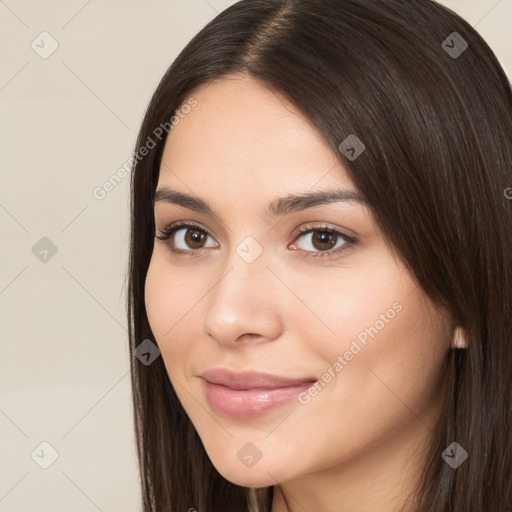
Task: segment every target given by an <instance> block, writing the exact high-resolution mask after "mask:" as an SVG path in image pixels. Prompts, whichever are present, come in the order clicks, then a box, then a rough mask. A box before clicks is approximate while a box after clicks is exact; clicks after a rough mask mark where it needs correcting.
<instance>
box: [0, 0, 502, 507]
mask: <svg viewBox="0 0 512 512" xmlns="http://www.w3.org/2000/svg"><path fill="white" fill-rule="evenodd" d="M233 3H235V2H234V1H223V0H208V1H206V0H166V1H163V0H162V1H159V0H152V1H146V2H143V1H128V0H123V1H121V0H118V1H114V0H89V1H87V0H68V1H41V0H32V1H16V0H5V1H2V0H0V34H1V35H0V38H1V39H2V44H1V47H0V59H1V60H0V63H1V65H0V140H1V141H2V145H1V151H0V169H1V170H0V172H1V180H2V187H1V189H0V229H1V251H0V258H1V261H0V263H1V265H0V314H1V322H0V340H1V345H0V348H1V354H0V434H1V435H0V465H1V471H0V511H3V512H21V511H23V512H27V511H31V510H34V511H35V510H38V511H39V512H46V511H48V512H49V511H52V512H69V511H71V510H72V511H74V512H80V511H83V512H89V511H91V512H93V511H97V510H100V511H102V512H114V511H123V512H136V511H138V510H140V508H139V499H140V493H139V487H138V474H137V467H136V458H135V449H134V437H133V432H132V409H131V402H130V400H131V397H130V380H129V373H128V371H129V356H128V349H127V330H126V320H125V317H126V314H125V292H126V283H125V277H126V265H127V252H128V232H129V231H128V230H129V224H128V220H129V217H128V204H129V178H125V180H124V181H123V182H121V183H120V184H119V185H118V186H117V187H116V188H115V189H114V190H112V191H111V192H110V193H108V194H107V195H106V197H105V198H104V199H103V200H98V199H96V198H95V197H94V196H93V194H92V191H93V189H94V188H95V187H98V186H101V185H102V184H103V183H104V182H105V181H106V180H107V179H108V178H109V177H110V176H111V175H112V174H113V173H114V172H115V171H116V170H117V169H118V168H119V167H121V166H122V165H123V164H124V163H125V162H126V160H127V159H128V157H129V156H130V155H131V151H132V150H133V145H134V142H135V138H136V135H137V130H138V128H139V123H140V121H141V119H142V115H143V112H144V109H145V107H146V105H147V102H148V101H149V99H150V96H151V94H152V93H153V91H154V88H155V87H156V85H157V83H158V81H159V80H160V78H161V76H162V75H163V73H164V71H165V70H166V69H167V67H168V66H169V65H170V63H171V62H172V60H173V59H174V58H175V57H176V56H177V54H178V52H179V51H180V50H181V49H182V48H183V47H184V46H185V44H186V43H187V42H188V41H189V40H190V38H191V37H192V36H193V35H194V34H195V33H196V32H197V31H198V30H199V29H201V28H202V27H203V26H204V25H205V24H206V23H207V22H208V21H209V20H210V19H212V18H213V17H214V16H215V15H216V14H217V12H220V11H221V10H223V9H224V8H225V7H227V6H228V5H231V4H233ZM442 3H444V4H446V5H448V6H449V7H451V8H452V9H454V10H455V11H456V12H458V13H460V14H461V15H462V16H463V17H465V18H466V19H467V20H468V21H469V22H470V23H471V24H472V25H473V26H475V27H476V28H477V30H478V31H479V32H480V33H481V34H482V35H483V36H484V38H485V39H486V40H487V41H488V42H489V44H490V45H491V47H493V49H494V50H495V52H496V54H497V56H498V58H499V59H500V61H501V62H502V64H503V65H504V67H505V68H506V69H507V72H508V73H509V76H511V75H510V71H509V70H512V44H511V43H512V39H511V36H510V20H512V0H499V1H497V0H453V1H445V2H442ZM43 31H46V32H48V33H49V34H50V36H47V35H43V36H40V34H41V32H43ZM52 38H53V39H52ZM33 41H34V43H33V44H34V46H35V48H37V51H38V52H39V53H36V51H35V49H33V48H32V46H31V45H32V42H33ZM54 41H56V42H54ZM52 44H54V45H55V44H58V48H57V50H56V51H55V52H54V53H53V54H51V55H50V56H48V57H47V58H42V57H41V56H40V54H41V53H42V54H43V56H45V55H44V52H49V50H51V48H52V46H51V45H52ZM43 237H46V238H47V239H49V240H50V241H51V243H52V244H53V246H54V247H55V248H56V249H57V252H56V253H55V254H54V255H52V252H51V250H50V252H48V253H44V250H48V245H45V244H48V241H43V242H39V241H40V240H41V239H42V238H43ZM38 243H39V244H42V245H41V246H39V245H37V246H36V244H38ZM34 246H36V249H37V250H35V249H34V252H36V253H38V256H37V257H36V254H34V252H33V247H34ZM44 257H46V261H41V260H40V258H44ZM42 442H46V443H49V445H50V446H48V445H41V443H42ZM53 450H55V451H56V452H58V457H57V458H56V460H55V461H54V462H53V464H51V465H50V466H49V467H48V468H47V469H43V468H42V467H40V466H41V465H47V464H49V463H50V462H52V454H54V453H55V452H53ZM162 512H164V511H162Z"/></svg>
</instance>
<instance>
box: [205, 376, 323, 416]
mask: <svg viewBox="0 0 512 512" xmlns="http://www.w3.org/2000/svg"><path fill="white" fill-rule="evenodd" d="M200 378H201V379H202V381H203V382H202V383H203V389H204V392H205V395H206V399H207V402H208V404H209V405H210V407H212V409H214V410H215V411H217V412H219V413H221V414H223V415H225V416H229V417H233V418H254V417H256V416H260V415H263V414H265V413H267V412H270V411H271V410H274V409H276V408H278V407H281V406H283V405H284V404H286V403H288V402H290V401H291V400H293V399H294V398H296V397H297V396H298V395H299V394H300V393H301V392H303V391H306V390H307V389H309V388H310V387H311V386H312V385H313V384H314V383H315V382H316V381H317V379H315V378H313V377H306V378H289V377H284V376H280V375H273V374H269V373H259V372H241V373H236V372H232V371H230V370H227V369H224V368H216V369H213V370H208V371H206V372H204V373H203V374H202V375H201V376H200Z"/></svg>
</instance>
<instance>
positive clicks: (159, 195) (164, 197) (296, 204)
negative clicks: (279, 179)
mask: <svg viewBox="0 0 512 512" xmlns="http://www.w3.org/2000/svg"><path fill="white" fill-rule="evenodd" d="M343 201H353V202H358V203H361V204H365V201H364V200H363V199H362V198H361V197H360V196H359V195H358V194H357V193H356V192H352V191H350V190H320V191H317V192H304V193H302V194H290V195H288V196H286V197H281V198H279V199H276V200H274V201H272V203H270V205H269V206H268V208H267V210H266V211H265V214H266V215H267V216H268V217H280V216H283V215H286V214H289V213H293V212H298V211H302V210H306V209H307V208H312V207H314V206H319V205H323V204H330V203H338V202H343ZM162 202H163V203H171V204H177V205H179V206H183V207H185V208H188V209H190V210H195V211H196V212H199V213H204V214H205V215H208V216H214V215H215V214H214V211H213V209H212V207H211V206H210V205H209V204H208V203H207V202H205V201H203V200H202V199H199V198H198V197H194V196H191V195H188V194H185V193H183V192H177V191H176V190H172V189H170V188H167V187H162V188H160V189H158V190H157V192H156V194H155V205H156V203H162Z"/></svg>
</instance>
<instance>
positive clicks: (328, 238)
mask: <svg viewBox="0 0 512 512" xmlns="http://www.w3.org/2000/svg"><path fill="white" fill-rule="evenodd" d="M337 239H338V236H337V235H336V234H335V233H332V232H330V231H315V232H314V233H313V236H312V237H311V242H312V244H313V246H314V247H315V249H318V250H319V251H328V250H329V249H332V248H333V247H334V246H335V245H336V241H337Z"/></svg>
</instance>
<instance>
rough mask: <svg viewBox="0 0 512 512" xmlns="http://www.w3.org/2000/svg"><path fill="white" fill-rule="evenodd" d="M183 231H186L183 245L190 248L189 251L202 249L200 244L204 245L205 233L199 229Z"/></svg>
mask: <svg viewBox="0 0 512 512" xmlns="http://www.w3.org/2000/svg"><path fill="white" fill-rule="evenodd" d="M184 229H185V231H186V234H185V236H184V237H183V239H184V242H185V244H186V245H187V246H188V247H190V249H202V244H203V243H204V241H205V239H206V236H207V235H206V233H205V232H204V231H201V230H199V229H190V228H184ZM180 231H181V230H180Z"/></svg>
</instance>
